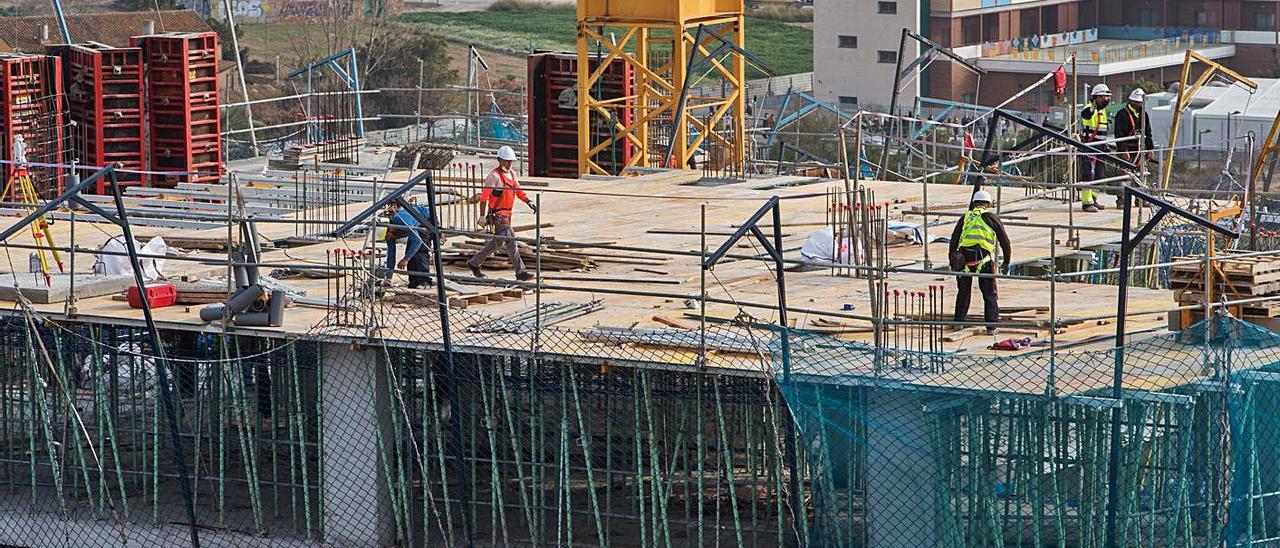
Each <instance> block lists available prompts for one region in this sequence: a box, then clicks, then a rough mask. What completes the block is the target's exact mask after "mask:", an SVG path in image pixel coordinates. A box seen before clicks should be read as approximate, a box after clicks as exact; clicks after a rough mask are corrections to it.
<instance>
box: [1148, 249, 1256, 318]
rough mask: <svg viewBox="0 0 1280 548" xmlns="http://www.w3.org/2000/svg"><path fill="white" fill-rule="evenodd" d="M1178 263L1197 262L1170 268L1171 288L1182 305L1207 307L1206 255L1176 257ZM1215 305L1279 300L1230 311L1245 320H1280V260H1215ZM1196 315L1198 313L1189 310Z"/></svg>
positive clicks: (1247, 304)
mask: <svg viewBox="0 0 1280 548" xmlns="http://www.w3.org/2000/svg"><path fill="white" fill-rule="evenodd" d="M1173 261H1174V262H1188V261H1195V262H1196V264H1183V265H1176V266H1173V267H1170V271H1169V288H1170V289H1172V290H1174V292H1175V295H1176V298H1177V300H1178V305H1179V306H1192V305H1203V304H1204V300H1205V286H1206V285H1207V284H1206V283H1205V265H1204V256H1203V255H1200V256H1187V257H1175V258H1174V259H1173ZM1212 289H1213V291H1212V293H1211V295H1210V297H1211V298H1212V299H1213V301H1214V302H1221V301H1238V300H1248V299H1260V298H1266V297H1269V296H1275V297H1277V299H1276V300H1264V301H1259V302H1251V303H1243V304H1240V305H1235V306H1232V307H1230V312H1231V313H1232V315H1234V316H1236V317H1237V318H1240V319H1244V320H1250V321H1253V320H1268V319H1271V318H1278V317H1280V257H1231V256H1223V255H1216V256H1214V257H1213V285H1212ZM1187 312H1195V311H1187Z"/></svg>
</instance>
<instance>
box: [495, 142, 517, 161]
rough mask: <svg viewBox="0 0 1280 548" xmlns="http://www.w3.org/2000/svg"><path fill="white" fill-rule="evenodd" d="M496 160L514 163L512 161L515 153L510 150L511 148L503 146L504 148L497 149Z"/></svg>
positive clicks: (514, 158)
mask: <svg viewBox="0 0 1280 548" xmlns="http://www.w3.org/2000/svg"><path fill="white" fill-rule="evenodd" d="M498 159H499V160H507V161H509V162H514V161H515V160H516V151H514V150H511V147H509V146H504V147H502V148H499V149H498Z"/></svg>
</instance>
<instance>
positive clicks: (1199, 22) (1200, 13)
mask: <svg viewBox="0 0 1280 548" xmlns="http://www.w3.org/2000/svg"><path fill="white" fill-rule="evenodd" d="M1195 14H1196V26H1197V27H1207V26H1209V14H1208V13H1205V11H1204V10H1197V11H1196V12H1195Z"/></svg>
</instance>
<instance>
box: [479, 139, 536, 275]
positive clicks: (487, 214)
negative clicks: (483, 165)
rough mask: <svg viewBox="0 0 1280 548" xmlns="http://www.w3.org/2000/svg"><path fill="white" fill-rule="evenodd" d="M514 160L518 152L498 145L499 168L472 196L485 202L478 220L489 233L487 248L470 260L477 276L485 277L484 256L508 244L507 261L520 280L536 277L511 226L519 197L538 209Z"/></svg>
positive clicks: (533, 208)
mask: <svg viewBox="0 0 1280 548" xmlns="http://www.w3.org/2000/svg"><path fill="white" fill-rule="evenodd" d="M515 161H516V151H514V150H511V147H508V146H504V147H502V148H499V149H498V167H495V168H493V171H490V172H489V175H488V176H486V177H485V178H484V187H483V188H482V189H481V192H480V195H479V196H476V197H475V198H473V201H480V202H482V203H483V205H482V206H481V207H482V210H483V215H482V216H481V218H480V219H479V220H478V221H477V223H478V224H479V225H480V226H483V227H486V228H487V229H488V230H489V232H490V235H489V237H488V238H487V239H486V240H485V242H484V247H481V248H480V251H478V252H477V253H476V254H475V256H473V257H471V259H470V260H468V261H467V266H468V267H470V268H471V274H472V275H473V276H475V277H477V278H484V277H485V274H484V271H482V270H480V267H481V266H482V265H484V261H485V259H487V258H489V255H491V254H493V252H494V251H497V249H498V246H500V245H505V246H506V251H507V260H509V261H510V262H511V266H512V267H514V268H515V271H516V278H517V279H519V280H520V281H525V280H530V279H533V274H531V273H529V271H528V270H526V269H525V267H524V260H523V259H521V258H520V249H519V248H518V247H517V245H516V241H515V237H516V233H515V231H514V230H512V228H511V213H512V211H511V210H512V207H513V206H514V205H515V203H516V199H517V198H519V199H520V201H522V202H524V203H525V205H527V206H529V209H532V210H534V211H535V212H536V211H538V207H537V206H535V205H533V202H532V201H530V200H529V196H528V195H527V194H525V192H524V189H522V188H520V181H519V180H518V179H517V178H516V173H515V171H513V170H512V169H511V164H512V162H515Z"/></svg>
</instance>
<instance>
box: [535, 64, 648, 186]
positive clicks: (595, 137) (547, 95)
mask: <svg viewBox="0 0 1280 548" xmlns="http://www.w3.org/2000/svg"><path fill="white" fill-rule="evenodd" d="M591 63H592V64H591V70H593V71H595V70H599V68H598V67H599V64H600V60H599V59H594V58H593V59H592V60H591ZM528 69H529V113H528V114H529V157H530V158H529V174H530V175H537V176H542V177H568V178H577V177H578V106H577V86H578V57H577V56H576V55H573V54H564V53H534V54H533V55H530V56H529V59H528ZM632 80H633V78H632V74H631V67H630V65H627V64H626V63H625V62H624V61H623V60H622V59H613V60H612V61H611V62H610V63H609V67H608V68H607V69H605V73H604V74H603V75H602V76H601V78H600V82H599V84H598V85H596V86H595V87H594V88H593V89H592V93H593V94H596V95H597V96H598V97H597V98H598V99H602V100H605V99H612V100H616V102H617V103H620V104H619V106H625V107H627V108H619V109H616V110H614V111H613V112H614V113H615V115H616V116H618V118H619V120H618V121H619V123H621V124H623V125H630V124H631V119H632V112H633V109H632V108H630V107H632V105H633V104H634V100H632V99H629V97H630V96H631V94H632V91H631V90H632V85H633V81H632ZM608 133H609V132H608V128H603V130H602V128H593V132H592V135H591V144H592V146H595V145H598V144H600V143H602V142H604V139H605V138H607V137H608V136H609V135H608ZM626 143H627V141H625V140H620V141H618V143H617V146H616V147H611V148H607V149H605V150H603V151H601V152H599V153H597V154H596V155H595V157H594V158H592V159H591V160H592V161H593V162H594V163H595V164H596V165H598V166H600V167H602V168H604V169H605V170H607V171H609V172H610V173H618V172H620V171H622V169H623V168H624V167H626V166H627V164H628V162H630V160H631V156H632V154H635V153H636V152H635V150H634V147H632V146H630V145H627V144H626Z"/></svg>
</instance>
